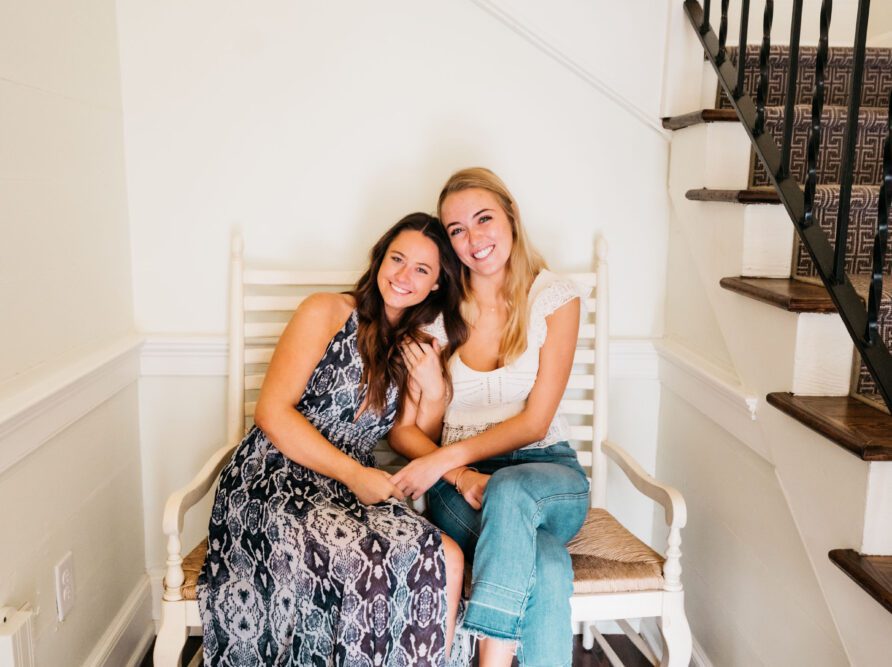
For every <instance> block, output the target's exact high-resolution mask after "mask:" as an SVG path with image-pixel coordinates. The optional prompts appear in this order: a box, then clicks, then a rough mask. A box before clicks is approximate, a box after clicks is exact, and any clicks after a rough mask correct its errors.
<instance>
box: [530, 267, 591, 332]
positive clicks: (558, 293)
mask: <svg viewBox="0 0 892 667" xmlns="http://www.w3.org/2000/svg"><path fill="white" fill-rule="evenodd" d="M591 291H592V290H591V287H588V286H586V285H582V284H580V283H577V282H574V281H572V280H568V279H567V278H558V279H556V280H553V281H552V282H550V283H549V284H547V285H546V286H545V287H543V288H542V291H541V292H539V294H537V295H536V297H535V299H534V300H533V305H532V307H531V308H530V334H531V336H532V339H533V340H534V341H535V343H536V347H542V345H543V344H544V343H545V337H546V336H547V335H548V323H547V322H546V321H545V318H546V317H548V316H549V315H551V314H552V313H553V312H554V311H556V310H557V309H558V308H560V307H561V306H563V305H564V304H565V303H567V302H568V301H570V300H572V299H576V298H578V299H579V306H580V316H582V317H584V316H585V314H586V308H585V301H584V300H583V299H585V298H586V297H587V296H588V295H589V293H590V292H591Z"/></svg>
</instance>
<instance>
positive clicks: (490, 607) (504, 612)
mask: <svg viewBox="0 0 892 667" xmlns="http://www.w3.org/2000/svg"><path fill="white" fill-rule="evenodd" d="M472 604H473V605H476V606H478V607H486V608H487V609H495V610H496V611H500V612H502V613H503V614H508V615H509V616H515V613H514V612H513V611H511V610H510V609H502V608H501V607H495V606H493V605H491V604H484V603H482V602H475V601H474V600H469V601H468V606H469V607H470V606H471V605H472Z"/></svg>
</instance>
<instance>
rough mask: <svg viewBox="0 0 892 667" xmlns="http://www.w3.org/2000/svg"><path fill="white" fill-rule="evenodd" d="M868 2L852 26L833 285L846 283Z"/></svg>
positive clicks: (860, 4) (861, 4) (861, 0)
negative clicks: (852, 54)
mask: <svg viewBox="0 0 892 667" xmlns="http://www.w3.org/2000/svg"><path fill="white" fill-rule="evenodd" d="M869 13H870V0H858V22H857V24H856V26H855V54H854V62H853V64H852V90H851V91H850V93H849V112H848V116H847V118H846V133H845V139H844V140H843V149H842V178H841V179H840V184H839V215H838V216H837V218H836V248H835V251H834V253H833V271H832V273H831V275H830V278H831V280H833V282H834V283H836V284H840V283H842V282H843V281H845V268H846V238H847V237H848V234H849V213H850V211H851V207H852V180H853V174H852V171H853V169H854V166H855V143H856V142H857V141H858V110H859V109H860V107H861V83H862V81H861V80H862V78H863V76H864V51H865V48H866V43H867V15H868V14H869Z"/></svg>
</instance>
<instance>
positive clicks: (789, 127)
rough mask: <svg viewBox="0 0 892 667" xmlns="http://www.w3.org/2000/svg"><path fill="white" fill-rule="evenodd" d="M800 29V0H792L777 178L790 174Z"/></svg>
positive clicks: (780, 178)
mask: <svg viewBox="0 0 892 667" xmlns="http://www.w3.org/2000/svg"><path fill="white" fill-rule="evenodd" d="M801 30H802V0H793V19H792V21H791V23H790V65H789V68H788V70H787V72H788V74H787V99H786V100H785V101H784V141H783V144H781V166H780V170H779V171H778V173H777V180H778V181H781V180H783V179H785V178H786V177H787V176H789V175H790V148H791V144H792V143H793V105H794V104H795V103H796V79H797V78H798V76H799V33H800V32H801Z"/></svg>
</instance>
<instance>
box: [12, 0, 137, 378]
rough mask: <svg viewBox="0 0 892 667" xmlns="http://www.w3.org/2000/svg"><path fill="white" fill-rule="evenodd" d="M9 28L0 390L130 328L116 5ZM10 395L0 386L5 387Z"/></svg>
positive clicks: (42, 11)
mask: <svg viewBox="0 0 892 667" xmlns="http://www.w3.org/2000/svg"><path fill="white" fill-rule="evenodd" d="M15 4H16V9H15V11H13V10H12V8H11V7H8V8H7V10H5V11H4V12H3V20H2V21H0V127H3V128H4V129H3V150H2V151H0V226H2V236H3V249H2V251H0V252H2V268H0V303H2V304H3V318H4V322H8V323H14V324H15V326H5V327H4V331H3V345H2V346H0V383H2V382H3V381H4V380H8V379H10V378H13V377H16V376H19V375H20V374H22V373H24V372H27V371H29V370H33V369H35V368H36V367H38V366H41V365H46V364H47V363H52V362H53V361H55V360H58V359H60V358H62V357H65V356H67V355H69V354H70V353H75V354H77V352H78V351H80V350H83V349H86V348H91V347H96V346H98V345H101V344H102V343H104V342H108V341H109V340H111V339H112V338H114V337H116V336H119V335H121V334H123V333H126V332H129V331H132V329H133V320H132V306H131V303H132V296H131V280H130V245H129V233H128V228H127V197H126V192H125V179H124V143H123V127H122V115H121V98H120V77H119V67H118V45H117V30H116V25H115V3H114V2H113V0H89V1H87V2H78V3H69V2H62V1H60V0H35V1H33V2H27V3H15ZM0 393H2V389H0Z"/></svg>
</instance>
